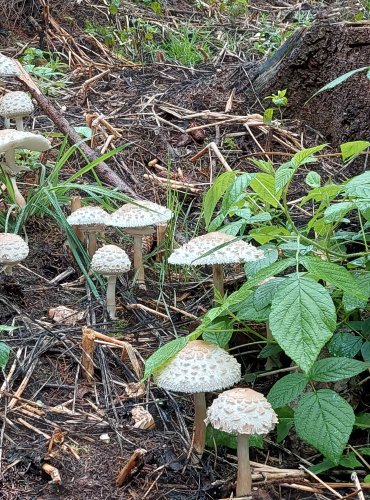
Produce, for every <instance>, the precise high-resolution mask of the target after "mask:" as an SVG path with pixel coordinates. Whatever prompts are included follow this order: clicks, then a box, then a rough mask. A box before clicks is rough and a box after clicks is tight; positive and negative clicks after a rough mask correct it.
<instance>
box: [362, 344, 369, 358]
mask: <svg viewBox="0 0 370 500" xmlns="http://www.w3.org/2000/svg"><path fill="white" fill-rule="evenodd" d="M361 356H362V357H363V359H364V361H370V342H369V341H368V340H366V341H365V342H364V343H363V344H362V346H361Z"/></svg>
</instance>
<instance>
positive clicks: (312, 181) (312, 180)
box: [305, 171, 321, 188]
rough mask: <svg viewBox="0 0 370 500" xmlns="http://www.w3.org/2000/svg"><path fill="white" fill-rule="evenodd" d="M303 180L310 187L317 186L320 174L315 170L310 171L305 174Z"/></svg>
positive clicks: (319, 183)
mask: <svg viewBox="0 0 370 500" xmlns="http://www.w3.org/2000/svg"><path fill="white" fill-rule="evenodd" d="M305 182H306V184H307V185H308V186H310V187H312V188H317V187H320V186H321V175H320V174H318V173H317V172H314V171H311V172H308V174H307V175H306V179H305Z"/></svg>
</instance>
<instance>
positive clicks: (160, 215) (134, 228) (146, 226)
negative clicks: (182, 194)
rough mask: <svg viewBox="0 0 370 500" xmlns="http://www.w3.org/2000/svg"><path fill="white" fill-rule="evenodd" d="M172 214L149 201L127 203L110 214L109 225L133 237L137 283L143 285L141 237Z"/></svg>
mask: <svg viewBox="0 0 370 500" xmlns="http://www.w3.org/2000/svg"><path fill="white" fill-rule="evenodd" d="M172 216H173V213H172V212H171V210H169V209H168V208H166V207H162V206H161V205H157V204H156V203H153V202H151V201H141V200H140V201H138V202H137V204H134V203H127V204H126V205H123V206H122V207H121V208H119V209H118V210H116V211H115V212H113V213H112V214H111V217H110V222H109V225H110V226H114V227H120V228H122V229H123V230H124V231H125V232H126V233H128V234H131V235H132V236H133V237H134V269H135V271H136V272H137V275H138V280H137V281H138V283H139V284H141V285H144V283H145V275H144V266H143V248H142V238H143V236H145V235H148V234H153V233H154V228H153V226H155V225H157V224H161V223H164V222H167V221H169V220H170V219H171V218H172Z"/></svg>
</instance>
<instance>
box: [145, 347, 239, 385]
mask: <svg viewBox="0 0 370 500" xmlns="http://www.w3.org/2000/svg"><path fill="white" fill-rule="evenodd" d="M240 378H241V366H240V364H239V363H238V362H237V361H236V359H235V358H234V357H233V356H231V355H230V354H228V353H227V352H226V351H225V350H224V349H222V348H221V347H219V346H218V345H216V344H211V343H209V342H204V341H203V340H193V341H191V342H189V343H188V344H187V345H186V346H185V347H184V349H182V350H181V351H180V352H179V353H177V354H176V356H174V357H173V358H172V359H171V360H170V361H169V362H168V363H167V364H166V365H165V366H164V368H162V369H160V370H158V371H157V372H155V373H154V375H153V379H154V382H155V383H156V384H157V385H158V387H162V389H166V390H167V391H175V392H187V393H192V394H194V393H197V392H209V391H220V390H222V389H224V388H225V387H230V386H231V385H234V384H236V383H237V382H239V380H240Z"/></svg>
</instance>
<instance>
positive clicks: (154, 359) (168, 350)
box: [143, 337, 190, 381]
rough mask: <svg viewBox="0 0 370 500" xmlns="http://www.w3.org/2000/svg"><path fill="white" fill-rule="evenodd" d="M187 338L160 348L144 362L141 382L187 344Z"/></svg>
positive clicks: (176, 340) (180, 338)
mask: <svg viewBox="0 0 370 500" xmlns="http://www.w3.org/2000/svg"><path fill="white" fill-rule="evenodd" d="M189 340H190V338H189V337H179V338H177V339H175V340H171V341H170V342H168V344H165V345H164V346H162V347H160V348H159V349H158V350H157V351H155V352H154V353H153V354H152V355H151V356H150V357H149V358H148V359H147V360H146V362H145V373H144V378H143V381H145V380H147V379H148V378H149V377H150V376H151V375H152V374H153V373H154V372H156V371H157V370H159V369H160V368H161V367H162V366H163V365H164V364H165V363H167V361H169V360H170V359H171V358H173V357H174V356H175V355H176V354H177V353H178V352H180V351H181V350H182V349H183V348H184V347H185V346H186V344H187V343H188V342H189Z"/></svg>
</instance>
